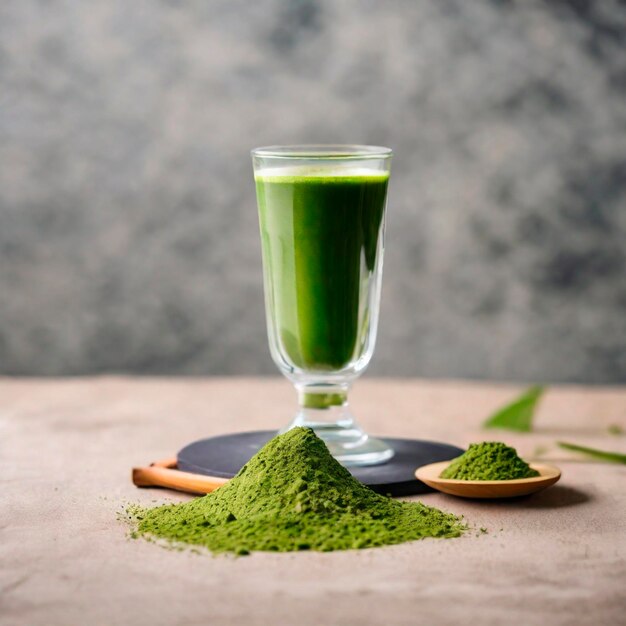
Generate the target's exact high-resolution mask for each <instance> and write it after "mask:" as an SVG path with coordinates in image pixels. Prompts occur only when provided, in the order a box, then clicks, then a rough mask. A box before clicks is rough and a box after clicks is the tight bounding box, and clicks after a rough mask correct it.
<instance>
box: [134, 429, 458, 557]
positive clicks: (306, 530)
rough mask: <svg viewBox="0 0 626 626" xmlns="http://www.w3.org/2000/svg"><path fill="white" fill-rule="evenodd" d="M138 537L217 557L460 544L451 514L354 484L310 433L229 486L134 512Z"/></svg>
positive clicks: (259, 457)
mask: <svg viewBox="0 0 626 626" xmlns="http://www.w3.org/2000/svg"><path fill="white" fill-rule="evenodd" d="M132 513H133V514H134V517H135V519H136V520H137V528H136V531H135V532H134V533H133V536H144V537H146V538H148V539H154V538H158V539H164V540H166V541H167V542H170V543H172V544H178V545H180V544H192V545H196V546H205V547H206V548H208V549H209V550H211V551H212V552H214V553H220V552H231V553H235V554H240V555H242V554H248V553H250V552H253V551H257V550H258V551H274V552H290V551H294V550H320V551H331V550H347V549H355V548H371V547H375V546H384V545H391V544H398V543H403V542H405V541H414V540H417V539H423V538H424V537H458V536H459V535H461V534H462V533H463V532H464V531H465V530H466V528H467V527H466V525H465V524H464V523H463V522H462V520H461V519H460V518H458V517H456V516H454V515H451V514H448V513H444V512H442V511H439V510H438V509H435V508H432V507H429V506H426V505H424V504H421V503H420V502H400V501H398V500H393V499H391V498H388V497H386V496H382V495H379V494H377V493H375V492H374V491H372V490H371V489H369V488H368V487H366V486H364V485H363V484H361V483H360V482H359V481H358V480H356V479H355V478H354V477H353V476H352V475H351V474H350V472H348V470H347V469H345V468H344V467H343V466H342V465H340V464H339V463H338V462H337V461H336V460H335V459H334V458H333V457H332V456H331V454H330V452H329V451H328V448H327V447H326V445H325V444H324V442H323V441H322V440H321V439H319V438H318V437H317V435H315V433H314V432H313V431H312V430H311V429H309V428H294V429H292V430H290V431H288V432H286V433H285V434H283V435H278V436H277V437H275V438H274V439H272V440H271V441H269V442H268V443H267V444H266V445H265V446H264V447H263V448H262V449H261V450H260V451H259V452H258V453H257V454H256V455H255V456H254V457H253V458H252V459H250V461H249V462H248V463H247V464H246V465H244V467H242V468H241V471H240V472H239V473H238V474H237V476H235V478H233V479H232V480H230V481H229V482H228V483H227V484H226V485H224V486H223V487H220V488H219V489H218V490H216V491H214V492H213V493H210V494H208V495H206V496H204V497H201V498H197V499H195V500H192V501H190V502H186V503H183V504H173V505H166V506H160V507H157V508H153V509H145V510H139V511H138V510H137V509H136V508H135V509H133V511H132Z"/></svg>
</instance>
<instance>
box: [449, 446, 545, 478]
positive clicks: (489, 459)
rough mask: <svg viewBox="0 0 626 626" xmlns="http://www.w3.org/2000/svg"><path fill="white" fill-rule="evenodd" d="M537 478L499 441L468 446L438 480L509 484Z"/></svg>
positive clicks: (531, 470) (515, 452) (514, 453)
mask: <svg viewBox="0 0 626 626" xmlns="http://www.w3.org/2000/svg"><path fill="white" fill-rule="evenodd" d="M533 476H539V472H538V471H537V470H534V469H532V467H530V466H529V465H528V463H526V461H524V460H523V459H521V458H520V457H519V456H518V455H517V451H516V450H515V448H511V447H510V446H507V445H506V444H504V443H500V442H499V441H483V442H482V443H472V444H470V447H469V448H468V450H467V452H465V453H464V454H462V455H461V456H459V457H457V458H456V459H454V460H453V461H452V462H451V463H450V465H448V467H446V469H445V470H443V472H441V474H440V478H452V479H455V480H513V479H515V478H532V477H533Z"/></svg>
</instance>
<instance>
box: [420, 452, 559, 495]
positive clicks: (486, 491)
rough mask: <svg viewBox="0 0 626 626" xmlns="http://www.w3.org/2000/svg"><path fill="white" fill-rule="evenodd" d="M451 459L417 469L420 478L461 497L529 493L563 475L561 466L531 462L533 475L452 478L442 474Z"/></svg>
mask: <svg viewBox="0 0 626 626" xmlns="http://www.w3.org/2000/svg"><path fill="white" fill-rule="evenodd" d="M448 465H450V461H443V462H441V463H431V464H430V465H424V466H423V467H420V468H418V469H417V470H415V476H416V478H417V479H418V480H421V481H422V482H423V483H426V484H427V485H428V486H429V487H432V488H433V489H437V490H438V491H443V492H444V493H449V494H451V495H453V496H460V497H461V498H513V497H516V496H527V495H528V494H531V493H535V492H536V491H541V490H542V489H545V488H546V487H549V486H550V485H554V483H555V482H556V481H557V480H559V478H561V470H560V469H559V468H558V467H554V466H552V465H544V464H543V463H531V464H530V467H532V468H533V469H534V470H537V471H538V472H539V476H534V477H533V478H516V479H515V480H453V479H451V478H439V475H440V474H441V472H443V470H444V469H445V468H446V467H448Z"/></svg>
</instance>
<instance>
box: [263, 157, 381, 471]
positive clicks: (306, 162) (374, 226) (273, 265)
mask: <svg viewBox="0 0 626 626" xmlns="http://www.w3.org/2000/svg"><path fill="white" fill-rule="evenodd" d="M252 158H253V163H254V171H255V181H256V190H257V201H258V207H259V221H260V227H261V243H262V250H263V270H264V286H265V302H266V314H267V327H268V335H269V343H270V350H271V353H272V357H273V359H274V361H275V362H276V364H277V366H278V368H279V369H280V371H281V372H282V373H283V374H284V375H285V376H286V377H287V378H288V379H289V380H291V381H292V382H293V383H294V385H295V387H296V389H297V391H298V398H299V404H300V409H299V411H298V413H297V415H296V417H295V418H294V420H293V421H292V423H291V424H290V425H289V426H288V428H291V427H293V426H310V427H311V428H313V429H314V430H315V431H316V433H317V434H318V435H319V436H320V437H322V439H324V441H325V442H326V444H327V445H328V447H329V449H330V451H331V452H332V453H333V455H334V456H335V457H336V458H337V459H338V460H339V461H341V462H342V463H343V464H344V465H369V464H374V463H381V462H384V461H386V460H387V459H389V458H391V456H393V450H391V448H389V446H388V445H387V444H386V443H384V442H382V441H380V440H377V439H373V438H371V437H369V436H368V435H367V434H366V433H365V432H364V431H363V430H362V429H361V428H360V427H359V426H358V425H357V424H356V422H355V420H354V417H353V416H352V414H351V413H350V410H349V407H348V401H347V394H348V390H349V388H350V386H351V384H352V383H353V381H354V380H355V379H356V378H357V377H358V376H359V375H360V374H361V372H363V370H364V369H365V368H366V367H367V365H368V363H369V361H370V359H371V357H372V353H373V351H374V344H375V340H376V329H377V324H378V311H379V303H380V282H381V275H382V257H383V234H384V222H385V206H386V197H387V185H388V181H389V166H390V162H391V151H390V150H389V149H387V148H378V147H373V146H276V147H269V148H259V149H257V150H254V151H253V152H252Z"/></svg>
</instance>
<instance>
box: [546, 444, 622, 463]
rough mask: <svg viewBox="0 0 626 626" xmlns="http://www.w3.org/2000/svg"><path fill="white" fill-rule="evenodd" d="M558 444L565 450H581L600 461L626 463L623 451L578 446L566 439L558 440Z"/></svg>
mask: <svg viewBox="0 0 626 626" xmlns="http://www.w3.org/2000/svg"><path fill="white" fill-rule="evenodd" d="M556 443H557V445H558V446H559V447H561V448H563V449H564V450H571V451H572V452H580V453H582V454H586V455H588V456H591V457H593V458H594V459H599V460H600V461H609V462H611V463H626V454H622V453H621V452H608V451H606V450H598V449H597V448H587V447H586V446H578V445H576V444H574V443H565V442H564V441H557V442H556Z"/></svg>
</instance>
